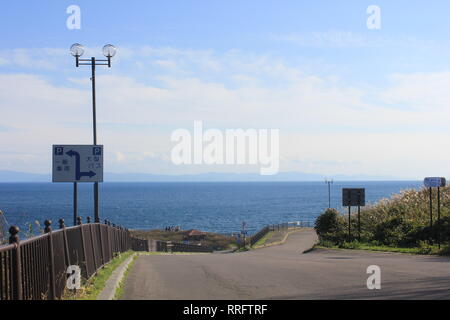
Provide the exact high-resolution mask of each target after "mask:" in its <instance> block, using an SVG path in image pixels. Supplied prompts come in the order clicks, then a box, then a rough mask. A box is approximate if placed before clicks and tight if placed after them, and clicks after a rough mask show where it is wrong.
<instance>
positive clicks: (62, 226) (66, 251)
mask: <svg viewBox="0 0 450 320" xmlns="http://www.w3.org/2000/svg"><path fill="white" fill-rule="evenodd" d="M58 222H59V228H60V229H63V238H64V259H65V263H66V268H67V267H68V266H70V255H69V243H68V242H67V232H66V225H65V223H64V219H59V221H58Z"/></svg>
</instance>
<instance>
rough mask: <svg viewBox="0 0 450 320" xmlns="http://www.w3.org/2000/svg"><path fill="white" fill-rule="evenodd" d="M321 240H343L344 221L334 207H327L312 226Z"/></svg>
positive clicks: (336, 241)
mask: <svg viewBox="0 0 450 320" xmlns="http://www.w3.org/2000/svg"><path fill="white" fill-rule="evenodd" d="M314 229H315V230H316V232H317V235H318V236H319V238H320V239H321V240H324V241H333V242H335V243H339V242H342V241H345V231H344V230H345V222H344V219H343V217H342V216H341V215H340V214H339V212H338V211H337V210H336V209H327V210H325V212H324V213H322V214H321V215H320V216H319V217H318V218H317V219H316V223H315V226H314Z"/></svg>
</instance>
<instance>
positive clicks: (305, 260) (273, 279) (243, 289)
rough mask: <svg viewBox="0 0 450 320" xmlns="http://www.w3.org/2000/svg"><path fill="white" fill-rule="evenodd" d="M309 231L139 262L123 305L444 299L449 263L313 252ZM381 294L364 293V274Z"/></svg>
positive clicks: (398, 256)
mask: <svg viewBox="0 0 450 320" xmlns="http://www.w3.org/2000/svg"><path fill="white" fill-rule="evenodd" d="M315 239H316V235H315V233H314V232H313V231H311V230H303V231H300V232H297V233H294V234H292V235H291V236H290V237H289V238H288V240H287V242H286V243H285V244H283V245H280V246H273V247H269V248H263V249H258V250H254V251H249V252H243V253H235V254H201V255H160V256H157V255H153V256H151V255H147V256H145V255H144V256H140V257H139V258H138V260H137V261H136V263H135V265H134V267H133V269H132V270H131V271H130V273H129V275H128V278H127V280H126V283H125V288H124V295H123V299H133V300H139V299H151V300H153V299H169V300H171V299H188V300H191V299H192V300H195V299H214V300H215V299H226V300H234V299H239V300H243V299H449V298H450V259H449V258H443V257H432V256H416V255H406V254H397V253H374V252H367V251H354V250H314V251H312V252H309V253H305V254H303V253H302V252H303V251H304V250H305V249H306V248H308V247H310V245H311V243H313V242H314V241H315ZM370 265H377V266H379V267H380V268H381V289H380V290H369V289H367V285H366V282H367V278H368V277H369V276H370V275H369V274H367V273H366V271H367V267H368V266H370Z"/></svg>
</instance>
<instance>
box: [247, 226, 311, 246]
mask: <svg viewBox="0 0 450 320" xmlns="http://www.w3.org/2000/svg"><path fill="white" fill-rule="evenodd" d="M313 227H314V221H294V222H286V223H280V224H271V225H268V226H265V227H264V228H262V229H261V230H259V231H258V232H257V233H255V234H254V235H253V236H251V237H250V241H249V242H250V246H253V245H254V244H255V243H257V242H258V241H259V240H261V239H262V238H263V237H264V236H265V235H266V234H268V233H269V232H271V231H279V230H288V229H292V228H313Z"/></svg>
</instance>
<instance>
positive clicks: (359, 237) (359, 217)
mask: <svg viewBox="0 0 450 320" xmlns="http://www.w3.org/2000/svg"><path fill="white" fill-rule="evenodd" d="M358 241H361V206H358Z"/></svg>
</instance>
